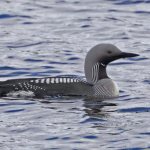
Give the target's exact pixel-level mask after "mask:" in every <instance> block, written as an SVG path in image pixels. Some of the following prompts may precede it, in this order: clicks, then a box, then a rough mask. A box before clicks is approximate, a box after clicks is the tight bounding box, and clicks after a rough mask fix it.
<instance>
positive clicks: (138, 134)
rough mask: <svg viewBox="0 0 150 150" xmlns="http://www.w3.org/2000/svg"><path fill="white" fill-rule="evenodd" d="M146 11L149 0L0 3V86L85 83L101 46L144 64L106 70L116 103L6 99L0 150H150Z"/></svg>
mask: <svg viewBox="0 0 150 150" xmlns="http://www.w3.org/2000/svg"><path fill="white" fill-rule="evenodd" d="M149 8H150V1H149V0H130V1H129V0H83V1H78V0H51V1H49V0H43V1H37V0H26V1H19V0H13V1H11V0H7V1H4V0H1V1H0V29H1V30H0V37H1V38H0V80H6V79H10V78H11V79H12V78H24V77H33V76H34V77H43V76H55V75H66V74H73V75H79V76H84V72H83V63H84V58H85V55H86V52H87V51H88V50H89V49H90V48H91V47H92V46H94V45H96V44H98V43H112V44H115V45H117V46H118V47H119V48H120V49H122V50H124V51H127V52H135V53H139V54H140V57H137V58H132V59H130V60H128V59H125V60H118V61H116V62H114V63H113V64H112V65H110V67H109V68H108V71H109V74H110V76H111V77H112V78H113V79H114V80H115V81H116V82H117V83H118V85H119V88H120V97H119V98H116V99H112V100H105V101H103V102H99V101H96V100H86V99H84V98H57V97H53V98H52V99H45V100H44V99H31V98H28V99H26V98H22V99H15V98H12V97H9V98H1V100H0V114H1V115H0V149H1V150H16V149H18V150H29V149H32V150H50V149H61V150H66V149H68V150H69V149H71V150H87V149H89V150H91V149H92V150H98V149H101V150H106V149H110V150H112V149H113V150H143V149H150V126H149V124H150V119H149V115H150V101H149V97H150V92H149V90H150V67H149V64H150V60H149V57H150V43H149V39H150V25H149V24H150V20H149V17H150V9H149Z"/></svg>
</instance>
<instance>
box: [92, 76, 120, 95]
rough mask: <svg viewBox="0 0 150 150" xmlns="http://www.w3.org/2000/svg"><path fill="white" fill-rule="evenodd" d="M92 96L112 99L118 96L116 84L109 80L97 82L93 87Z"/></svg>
mask: <svg viewBox="0 0 150 150" xmlns="http://www.w3.org/2000/svg"><path fill="white" fill-rule="evenodd" d="M93 89H94V96H96V97H102V98H113V97H117V96H119V89H118V86H117V84H116V83H115V82H114V81H113V80H112V79H109V78H106V79H101V80H99V81H98V82H97V83H96V84H95V85H94V86H93Z"/></svg>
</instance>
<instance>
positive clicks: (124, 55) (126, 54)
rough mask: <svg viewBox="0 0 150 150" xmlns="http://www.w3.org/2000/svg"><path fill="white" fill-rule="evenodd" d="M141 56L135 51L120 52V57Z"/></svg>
mask: <svg viewBox="0 0 150 150" xmlns="http://www.w3.org/2000/svg"><path fill="white" fill-rule="evenodd" d="M136 56H139V54H135V53H126V52H122V53H121V54H120V58H128V57H136Z"/></svg>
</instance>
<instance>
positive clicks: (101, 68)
mask: <svg viewBox="0 0 150 150" xmlns="http://www.w3.org/2000/svg"><path fill="white" fill-rule="evenodd" d="M106 67H107V66H105V65H103V64H100V66H99V72H98V80H101V79H105V78H108V75H107V70H106Z"/></svg>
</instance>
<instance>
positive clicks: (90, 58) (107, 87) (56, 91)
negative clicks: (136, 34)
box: [0, 44, 138, 98]
mask: <svg viewBox="0 0 150 150" xmlns="http://www.w3.org/2000/svg"><path fill="white" fill-rule="evenodd" d="M135 56H138V54H134V53H126V52H122V51H121V50H120V49H118V48H117V47H116V46H114V45H112V44H99V45H96V46H94V47H93V48H92V49H91V50H90V51H89V52H88V53H87V56H86V58H85V64H84V70H85V77H86V80H83V79H81V78H78V77H66V76H59V77H45V78H27V79H12V80H7V81H2V82H0V96H8V95H9V94H11V93H15V92H16V93H17V92H24V93H25V94H26V93H27V92H30V93H32V94H33V96H35V97H44V96H54V95H62V96H89V97H98V98H113V97H117V96H118V95H119V90H118V88H117V85H116V84H115V82H114V81H113V80H112V79H110V78H109V77H108V75H107V72H106V67H107V65H108V64H109V63H110V62H112V61H114V60H117V59H120V58H126V57H135Z"/></svg>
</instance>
